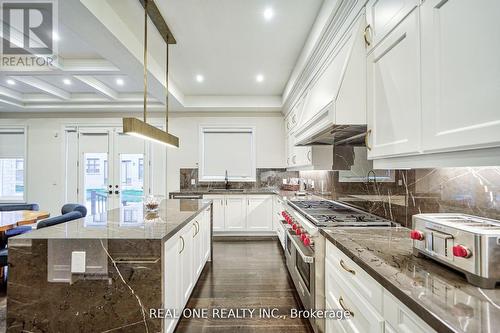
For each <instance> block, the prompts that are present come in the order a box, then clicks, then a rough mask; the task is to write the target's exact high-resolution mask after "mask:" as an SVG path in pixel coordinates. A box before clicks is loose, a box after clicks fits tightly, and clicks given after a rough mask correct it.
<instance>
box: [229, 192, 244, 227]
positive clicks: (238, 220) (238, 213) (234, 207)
mask: <svg viewBox="0 0 500 333" xmlns="http://www.w3.org/2000/svg"><path fill="white" fill-rule="evenodd" d="M225 204H226V206H225V209H224V211H225V229H224V230H226V231H239V230H245V224H246V223H245V222H246V195H226V196H225Z"/></svg>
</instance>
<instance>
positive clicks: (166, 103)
mask: <svg viewBox="0 0 500 333" xmlns="http://www.w3.org/2000/svg"><path fill="white" fill-rule="evenodd" d="M166 51H167V55H166V58H167V60H166V62H167V70H166V73H165V81H166V82H165V108H166V111H167V116H166V117H165V131H166V132H167V133H168V43H167V50H166Z"/></svg>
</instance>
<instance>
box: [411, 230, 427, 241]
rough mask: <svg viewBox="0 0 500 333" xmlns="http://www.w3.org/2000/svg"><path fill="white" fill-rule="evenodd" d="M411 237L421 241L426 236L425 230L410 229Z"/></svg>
mask: <svg viewBox="0 0 500 333" xmlns="http://www.w3.org/2000/svg"><path fill="white" fill-rule="evenodd" d="M410 238H411V239H414V240H418V241H421V240H424V238H425V237H424V233H423V232H421V231H418V230H412V231H410Z"/></svg>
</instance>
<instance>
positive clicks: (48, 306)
mask: <svg viewBox="0 0 500 333" xmlns="http://www.w3.org/2000/svg"><path fill="white" fill-rule="evenodd" d="M210 205H211V201H210V200H208V201H203V200H164V201H163V202H162V203H161V205H160V210H159V212H158V213H157V214H144V213H143V210H142V205H137V206H133V207H125V208H121V209H115V210H111V211H109V212H108V213H107V214H104V215H103V216H89V217H87V218H85V219H80V220H75V221H71V222H67V223H64V224H61V225H57V226H52V227H48V228H44V229H40V230H36V231H33V232H31V233H29V234H24V235H22V236H19V237H13V238H11V239H9V248H8V251H9V253H8V261H9V277H8V286H7V325H6V326H7V332H89V333H90V332H92V333H93V332H147V333H148V332H161V331H162V329H163V323H162V322H163V320H162V319H159V318H150V316H149V310H150V309H161V308H163V307H164V305H163V304H164V299H163V297H164V295H163V283H164V274H165V271H166V270H169V269H177V268H176V267H175V266H171V265H170V264H169V263H168V262H166V261H165V258H164V254H163V244H164V243H165V241H166V240H167V239H169V238H170V237H171V236H173V235H175V234H176V233H177V231H180V229H181V228H182V227H184V226H185V225H187V224H188V223H189V222H190V221H192V220H193V219H194V218H196V216H198V215H199V214H201V213H202V212H203V211H204V210H205V209H209V208H208V207H209V206H210ZM199 222H200V223H201V222H205V223H211V221H206V220H203V219H200V220H199ZM77 252H85V257H86V258H85V266H86V268H85V273H74V272H75V270H73V272H72V269H71V265H72V263H73V259H72V258H73V257H72V256H73V255H75V253H77Z"/></svg>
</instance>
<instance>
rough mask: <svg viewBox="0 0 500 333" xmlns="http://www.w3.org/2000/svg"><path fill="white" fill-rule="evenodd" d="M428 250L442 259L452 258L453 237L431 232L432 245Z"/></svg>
mask: <svg viewBox="0 0 500 333" xmlns="http://www.w3.org/2000/svg"><path fill="white" fill-rule="evenodd" d="M431 246H432V247H431V248H430V250H431V251H432V252H434V254H436V255H438V256H441V257H444V258H451V257H452V247H453V236H452V235H449V234H445V233H442V232H437V231H432V244H431Z"/></svg>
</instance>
